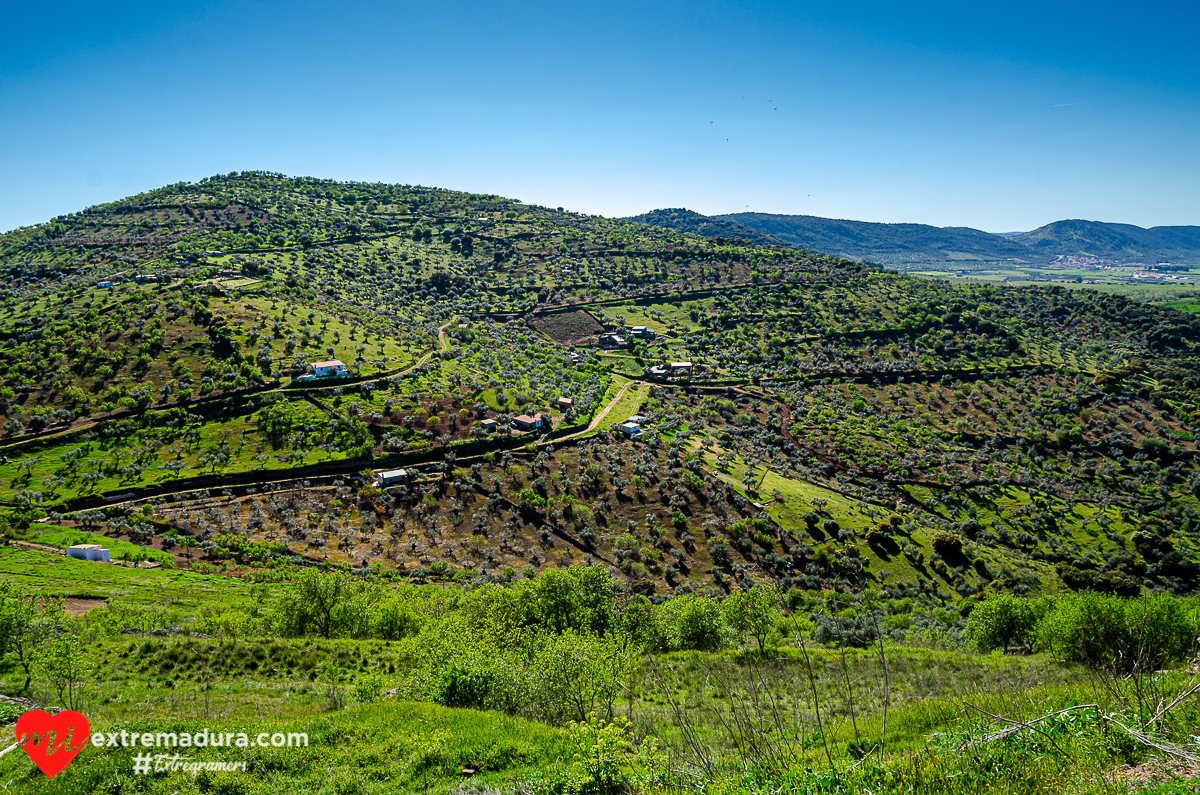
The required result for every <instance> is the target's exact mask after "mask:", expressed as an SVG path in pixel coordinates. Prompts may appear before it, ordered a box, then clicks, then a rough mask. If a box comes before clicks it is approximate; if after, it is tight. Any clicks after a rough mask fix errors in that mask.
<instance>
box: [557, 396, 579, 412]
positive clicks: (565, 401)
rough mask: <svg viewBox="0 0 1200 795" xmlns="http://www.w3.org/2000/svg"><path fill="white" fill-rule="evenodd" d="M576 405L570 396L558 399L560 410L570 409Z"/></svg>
mask: <svg viewBox="0 0 1200 795" xmlns="http://www.w3.org/2000/svg"><path fill="white" fill-rule="evenodd" d="M574 406H575V401H574V400H571V398H569V397H560V398H559V399H558V409H559V411H570V410H571V409H572V408H574Z"/></svg>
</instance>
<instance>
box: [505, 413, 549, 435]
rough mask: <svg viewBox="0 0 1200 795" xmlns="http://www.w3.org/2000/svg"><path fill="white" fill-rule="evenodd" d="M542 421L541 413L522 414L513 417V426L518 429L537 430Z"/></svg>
mask: <svg viewBox="0 0 1200 795" xmlns="http://www.w3.org/2000/svg"><path fill="white" fill-rule="evenodd" d="M542 423H543V421H542V415H541V414H520V415H518V416H516V417H513V419H512V426H513V427H514V428H516V429H517V430H518V431H535V430H537V429H538V428H540V427H542Z"/></svg>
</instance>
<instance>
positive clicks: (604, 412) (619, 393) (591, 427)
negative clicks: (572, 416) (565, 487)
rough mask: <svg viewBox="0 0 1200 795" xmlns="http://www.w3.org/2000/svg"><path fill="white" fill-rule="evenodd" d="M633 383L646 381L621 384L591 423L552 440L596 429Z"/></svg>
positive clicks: (642, 384)
mask: <svg viewBox="0 0 1200 795" xmlns="http://www.w3.org/2000/svg"><path fill="white" fill-rule="evenodd" d="M635 385H636V386H645V385H646V382H645V381H630V382H629V383H628V384H626V385H625V386H623V387H621V388H620V389H619V390H617V394H616V397H614V398H613V399H612V400H610V401H609V402H608V405H607V406H605V407H604V408H603V409H602V410H601V411H600V412H599V413H597V414H596V416H595V417H593V418H592V421H591V423H590V424H589V425H588V426H587V427H586V428H584V429H583V430H582V431H579V432H578V433H573V434H571V435H570V436H561V437H559V438H558V439H555V440H554V441H555V442H561V441H564V440H566V439H574V438H576V437H578V436H583V435H584V434H587V433H591V432H592V431H594V430H596V428H597V427H598V426H599V425H600V423H601V422H603V421H604V418H605V417H607V416H608V412H610V411H612V409H613V406H615V405H617V401H618V400H620V399H621V397H622V396H623V395H624V394H625V391H626V390H627V389H629V387H631V386H635Z"/></svg>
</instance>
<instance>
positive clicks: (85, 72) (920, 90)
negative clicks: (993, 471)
mask: <svg viewBox="0 0 1200 795" xmlns="http://www.w3.org/2000/svg"><path fill="white" fill-rule="evenodd" d="M1198 30H1200V4H1197V3H1195V2H1190V3H1159V2H1142V3H1137V4H1134V3H1119V4H1118V3H1105V2H1093V3H1086V4H1085V3H1053V2H1043V3H1022V2H1008V3H1003V4H1001V3H994V4H987V3H964V2H961V0H960V1H959V2H954V3H917V4H905V3H897V2H895V1H894V0H892V1H891V2H850V1H847V0H843V2H836V3H834V2H823V3H753V2H724V3H722V2H712V3H673V2H656V3H646V2H637V3H623V2H606V3H588V2H573V3H562V2H555V3H549V2H547V3H542V2H523V3H504V2H489V3H482V2H480V3H475V2H459V1H458V0H446V1H444V2H441V3H423V4H419V5H418V4H407V3H400V2H393V3H366V2H338V3H328V2H321V3H316V2H314V3H303V2H293V3H282V2H258V1H257V0H238V2H191V3H161V2H156V3H105V4H97V3H87V4H84V3H75V2H70V1H69V0H66V1H64V2H57V3H51V4H47V3H36V4H35V3H25V4H23V5H21V6H18V5H16V4H8V5H7V6H6V24H5V25H4V29H3V30H2V31H0V120H2V122H3V123H2V124H0V229H11V228H14V227H16V226H20V225H24V224H29V223H35V222H38V221H42V220H45V219H47V218H49V217H52V216H54V215H57V214H60V213H64V212H69V211H73V210H78V209H81V208H83V207H85V206H87V205H89V204H94V203H98V202H103V201H110V200H113V199H116V198H120V197H123V196H127V195H130V194H133V193H136V192H139V191H142V190H146V189H149V188H154V187H158V186H161V185H164V184H167V183H171V182H175V181H178V180H196V179H199V178H201V177H204V176H208V175H211V174H215V173H219V172H228V171H233V170H243V169H266V170H272V171H281V172H284V173H287V174H298V175H309V176H320V177H330V178H335V179H355V180H368V181H381V182H402V183H411V184H423V185H436V186H440V187H447V188H455V189H462V190H472V191H480V192H489V193H498V194H501V195H505V196H510V197H514V198H518V199H521V200H524V201H529V202H535V203H538V204H544V205H549V206H563V207H565V208H568V209H572V210H577V211H580V212H589V213H599V214H603V215H630V214H635V213H639V212H643V211H646V210H650V209H654V208H659V207H688V208H691V209H694V210H697V211H699V212H704V213H710V214H716V213H722V212H739V211H744V210H753V211H759V212H778V213H799V214H810V215H822V216H829V217H836V218H853V219H860V220H868V221H889V222H898V221H912V222H922V223H930V224H935V225H938V226H973V227H976V228H981V229H986V230H989V231H994V232H1007V231H1018V230H1022V231H1023V230H1027V229H1031V228H1034V227H1037V226H1040V225H1042V224H1045V223H1048V222H1050V221H1054V220H1058V219H1062V218H1087V219H1091V220H1100V221H1120V222H1126V223H1134V224H1138V225H1141V226H1153V225H1161V224H1200V188H1198V186H1200V47H1197V46H1196V40H1195V37H1196V31H1198Z"/></svg>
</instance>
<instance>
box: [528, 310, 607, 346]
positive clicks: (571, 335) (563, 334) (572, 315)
mask: <svg viewBox="0 0 1200 795" xmlns="http://www.w3.org/2000/svg"><path fill="white" fill-rule="evenodd" d="M533 327H534V328H535V329H537V330H538V331H540V332H541V333H542V334H545V335H546V336H547V337H549V338H550V339H552V340H554V341H555V342H558V343H561V344H563V345H579V344H582V343H585V342H588V341H589V340H590V339H591V338H593V337H595V336H597V335H599V334H603V333H604V326H601V325H600V323H599V322H598V321H597V320H596V318H594V317H592V316H591V314H589V313H588V312H585V311H583V310H582V309H580V310H576V311H574V312H560V313H558V314H554V315H546V316H545V317H540V318H538V319H537V320H535V321H533Z"/></svg>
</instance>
